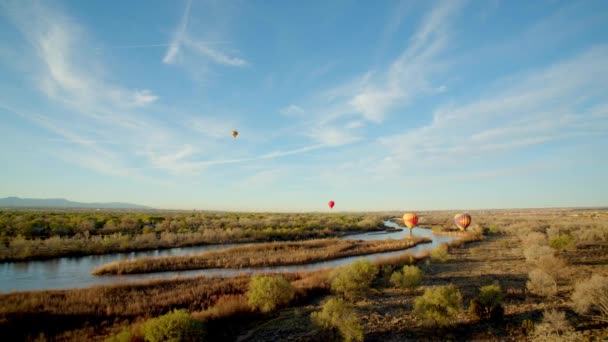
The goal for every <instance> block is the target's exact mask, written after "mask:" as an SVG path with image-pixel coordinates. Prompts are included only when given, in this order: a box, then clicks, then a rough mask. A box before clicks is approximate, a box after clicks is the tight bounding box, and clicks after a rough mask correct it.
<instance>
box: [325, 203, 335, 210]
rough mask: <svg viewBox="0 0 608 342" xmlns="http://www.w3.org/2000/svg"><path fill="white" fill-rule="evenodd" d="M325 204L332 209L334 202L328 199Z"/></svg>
mask: <svg viewBox="0 0 608 342" xmlns="http://www.w3.org/2000/svg"><path fill="white" fill-rule="evenodd" d="M327 205H329V209H333V208H334V205H336V202H334V201H329V203H327Z"/></svg>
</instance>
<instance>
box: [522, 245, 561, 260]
mask: <svg viewBox="0 0 608 342" xmlns="http://www.w3.org/2000/svg"><path fill="white" fill-rule="evenodd" d="M554 254H555V251H554V250H553V249H552V248H551V247H549V246H529V247H526V249H524V257H525V258H526V261H527V262H531V263H534V262H538V260H539V259H540V258H541V257H543V256H547V255H554Z"/></svg>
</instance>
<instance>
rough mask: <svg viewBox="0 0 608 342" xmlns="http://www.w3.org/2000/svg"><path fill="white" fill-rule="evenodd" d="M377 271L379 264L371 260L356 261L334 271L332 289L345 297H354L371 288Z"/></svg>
mask: <svg viewBox="0 0 608 342" xmlns="http://www.w3.org/2000/svg"><path fill="white" fill-rule="evenodd" d="M377 273H378V268H377V266H376V265H375V264H373V263H372V262H370V261H369V260H367V259H361V260H358V261H355V262H354V263H352V264H351V265H349V266H345V267H342V268H339V269H337V270H335V271H334V273H333V275H332V279H331V289H332V291H334V292H335V293H339V294H341V295H342V296H344V297H345V298H348V299H354V298H355V297H357V296H360V295H362V294H364V293H365V292H366V291H367V290H368V289H369V287H370V285H371V283H372V281H373V280H374V278H375V277H376V274H377Z"/></svg>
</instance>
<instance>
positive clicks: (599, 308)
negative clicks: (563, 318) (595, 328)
mask: <svg viewBox="0 0 608 342" xmlns="http://www.w3.org/2000/svg"><path fill="white" fill-rule="evenodd" d="M572 308H573V309H574V311H576V312H577V313H579V314H590V315H591V317H593V318H594V319H596V320H599V321H602V322H608V277H605V276H601V275H599V274H594V275H593V276H592V277H591V279H587V280H583V281H579V282H577V283H576V285H575V286H574V292H572Z"/></svg>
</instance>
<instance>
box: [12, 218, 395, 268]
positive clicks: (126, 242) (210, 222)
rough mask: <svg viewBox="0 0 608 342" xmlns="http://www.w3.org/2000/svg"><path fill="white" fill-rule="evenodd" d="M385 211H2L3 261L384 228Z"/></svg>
mask: <svg viewBox="0 0 608 342" xmlns="http://www.w3.org/2000/svg"><path fill="white" fill-rule="evenodd" d="M383 220H384V216H382V215H339V214H249V213H241V214H237V213H231V214H224V215H219V214H209V213H207V214H187V215H186V214H183V213H179V214H175V213H155V216H151V215H149V214H140V213H101V214H100V213H95V212H84V213H81V212H53V211H50V212H49V211H40V212H38V211H37V212H22V211H14V212H13V211H6V212H2V211H0V262H20V261H31V260H48V259H54V258H60V257H80V256H87V255H103V254H112V253H130V252H140V251H151V250H164V249H171V248H180V247H191V246H205V245H218V244H233V243H252V242H270V241H302V240H308V239H321V238H329V237H343V236H347V235H352V234H360V233H365V232H372V231H383V230H384V229H385V227H384V221H383Z"/></svg>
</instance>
